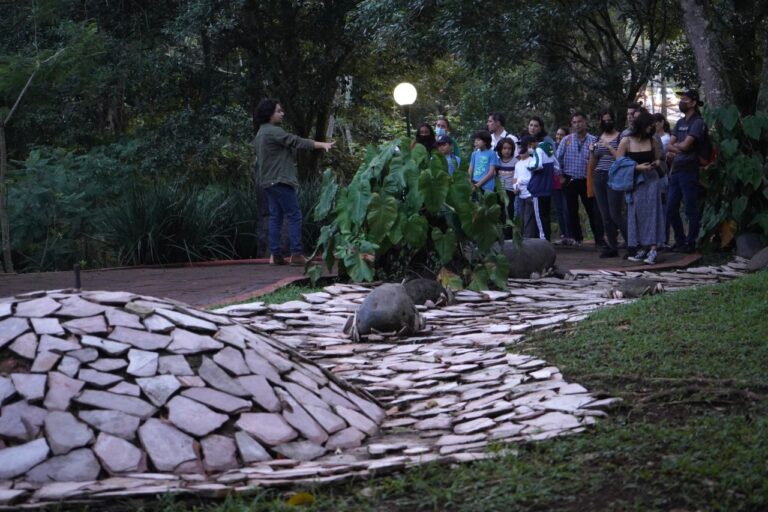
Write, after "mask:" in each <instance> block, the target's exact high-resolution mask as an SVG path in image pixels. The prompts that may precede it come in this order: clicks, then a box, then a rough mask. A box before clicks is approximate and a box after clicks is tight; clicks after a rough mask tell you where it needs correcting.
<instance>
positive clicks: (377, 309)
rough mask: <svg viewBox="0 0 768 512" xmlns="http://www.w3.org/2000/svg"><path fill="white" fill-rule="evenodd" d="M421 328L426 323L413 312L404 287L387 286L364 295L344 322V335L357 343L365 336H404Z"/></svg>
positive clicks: (414, 307)
mask: <svg viewBox="0 0 768 512" xmlns="http://www.w3.org/2000/svg"><path fill="white" fill-rule="evenodd" d="M425 326H426V322H425V321H424V319H423V318H422V316H421V315H419V312H418V311H416V306H415V305H414V303H413V300H412V299H411V297H410V296H409V295H408V292H407V291H406V290H405V287H404V286H403V285H401V284H392V283H387V284H383V285H381V286H379V287H378V288H376V289H375V290H373V291H372V292H371V293H370V294H368V296H367V297H366V298H365V300H364V301H363V303H362V304H361V305H360V307H359V308H358V310H357V311H356V312H355V314H354V316H352V317H350V319H349V320H347V323H346V325H345V326H344V333H345V334H348V335H349V336H350V338H352V340H353V341H355V342H357V341H360V336H363V335H366V334H371V333H383V332H396V333H397V334H398V335H403V334H406V335H407V334H413V333H415V332H417V331H420V330H421V329H424V327H425Z"/></svg>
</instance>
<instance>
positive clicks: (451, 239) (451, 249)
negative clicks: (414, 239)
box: [431, 227, 458, 264]
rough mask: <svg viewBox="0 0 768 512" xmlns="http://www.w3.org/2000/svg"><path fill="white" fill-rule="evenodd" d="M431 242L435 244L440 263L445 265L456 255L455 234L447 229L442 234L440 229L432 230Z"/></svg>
mask: <svg viewBox="0 0 768 512" xmlns="http://www.w3.org/2000/svg"><path fill="white" fill-rule="evenodd" d="M431 233H432V241H433V242H434V243H435V249H436V250H437V255H438V256H439V257H440V263H442V264H446V263H448V262H449V261H451V260H452V259H453V255H454V254H456V248H457V242H458V237H457V236H456V232H455V231H454V230H452V229H448V230H447V231H446V232H445V233H443V232H442V231H441V230H440V228H437V227H435V228H432V232H431Z"/></svg>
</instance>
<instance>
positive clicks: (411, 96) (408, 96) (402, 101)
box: [393, 82, 416, 139]
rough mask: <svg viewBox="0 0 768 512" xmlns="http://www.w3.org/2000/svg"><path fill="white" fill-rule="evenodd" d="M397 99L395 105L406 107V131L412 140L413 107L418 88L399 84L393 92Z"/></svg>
mask: <svg viewBox="0 0 768 512" xmlns="http://www.w3.org/2000/svg"><path fill="white" fill-rule="evenodd" d="M393 96H394V97H395V103H397V104H398V105H400V106H401V107H405V130H406V132H407V134H408V138H409V139H410V138H411V105H413V102H414V101H416V88H415V87H414V86H413V84H409V83H408V82H403V83H401V84H397V87H395V90H394V92H393Z"/></svg>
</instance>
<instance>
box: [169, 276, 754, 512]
mask: <svg viewBox="0 0 768 512" xmlns="http://www.w3.org/2000/svg"><path fill="white" fill-rule="evenodd" d="M519 350H520V348H519V347H516V351H519ZM522 350H523V351H526V352H528V353H533V354H536V355H538V356H541V357H544V358H545V359H546V360H547V361H548V362H550V363H552V364H554V365H557V366H558V367H560V368H561V370H562V371H563V373H564V375H565V378H566V379H567V380H569V381H573V382H578V383H580V384H582V385H585V386H586V387H588V388H589V389H590V390H592V391H593V392H594V393H603V394H605V395H610V396H619V397H621V398H623V402H622V404H621V405H619V406H618V407H616V408H614V409H613V410H611V411H610V416H609V417H608V418H606V419H604V420H601V421H600V422H599V423H598V425H597V426H596V427H595V428H593V429H591V430H589V431H588V432H586V433H583V434H579V435H575V436H571V437H564V438H559V439H552V440H548V441H543V442H538V443H528V444H524V445H515V446H513V447H512V448H513V450H512V452H511V454H510V455H506V456H504V457H501V458H497V459H493V460H489V461H484V462H480V463H475V464H462V465H454V466H445V465H429V466H424V467H420V468H416V469H413V470H409V471H405V472H403V473H401V474H397V475H395V476H391V477H385V478H382V477H380V478H372V479H370V480H366V481H357V482H351V483H346V484H342V485H339V486H327V487H322V488H318V489H312V488H308V489H307V490H309V491H310V492H311V493H312V494H313V495H314V497H315V503H314V504H313V505H312V506H309V507H307V509H308V510H314V511H344V510H366V511H367V510H372V511H414V510H417V511H420V510H425V511H426V510H434V511H442V510H462V511H481V510H482V511H492V510H530V511H541V510H563V511H582V510H622V511H623V510H638V511H641V510H642V511H645V510H673V509H674V510H680V511H683V510H728V511H731V510H736V511H753V510H754V511H757V510H766V509H768V462H767V461H768V434H767V433H768V400H767V398H768V383H766V380H765V371H766V363H767V362H768V273H765V272H764V273H761V274H755V275H751V276H747V277H743V278H740V279H738V280H735V281H733V282H729V283H725V284H720V285H714V286H708V287H702V288H699V289H692V290H686V291H682V292H677V293H674V294H664V295H659V296H654V297H650V298H645V299H642V300H640V301H637V302H635V303H632V304H628V305H624V306H620V307H616V308H611V309H605V310H601V311H598V312H596V313H595V314H593V315H591V316H590V317H589V318H588V319H587V320H585V321H584V322H582V323H580V324H578V325H576V326H575V327H572V328H569V329H568V330H565V331H560V332H557V333H545V334H539V335H537V336H534V337H533V338H531V339H530V340H528V341H527V342H526V343H525V344H524V345H523V346H522ZM195 507H199V510H205V511H207V512H230V511H249V512H257V511H267V510H291V509H292V508H291V507H288V506H287V505H286V495H285V494H284V493H280V492H277V491H274V492H272V491H270V492H266V491H258V493H257V494H254V495H251V496H243V497H237V498H230V499H228V500H227V501H225V502H223V503H222V502H218V503H211V502H201V501H193V502H190V501H186V502H183V501H173V500H164V501H163V502H161V503H158V507H157V508H159V509H163V510H168V511H170V510H189V509H190V508H195Z"/></svg>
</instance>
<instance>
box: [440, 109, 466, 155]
mask: <svg viewBox="0 0 768 512" xmlns="http://www.w3.org/2000/svg"><path fill="white" fill-rule="evenodd" d="M435 136H436V137H442V136H446V137H450V139H451V151H453V154H454V155H456V156H457V157H459V158H460V157H461V149H460V148H459V145H458V143H457V142H456V138H455V137H452V136H451V123H450V122H448V118H447V117H445V116H438V118H437V121H436V122H435Z"/></svg>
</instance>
